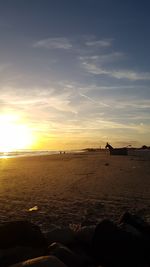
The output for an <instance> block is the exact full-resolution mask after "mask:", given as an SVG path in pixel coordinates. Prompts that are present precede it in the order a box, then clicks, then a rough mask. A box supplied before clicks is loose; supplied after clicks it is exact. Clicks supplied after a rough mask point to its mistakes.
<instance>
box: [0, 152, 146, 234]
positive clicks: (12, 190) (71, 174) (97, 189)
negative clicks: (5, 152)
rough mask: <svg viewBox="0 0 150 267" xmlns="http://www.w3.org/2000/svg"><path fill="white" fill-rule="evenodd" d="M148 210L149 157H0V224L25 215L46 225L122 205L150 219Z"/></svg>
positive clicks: (93, 217)
mask: <svg viewBox="0 0 150 267" xmlns="http://www.w3.org/2000/svg"><path fill="white" fill-rule="evenodd" d="M35 206H37V210H33V211H29V209H30V208H32V207H35ZM149 209H150V168H149V159H146V158H143V157H136V156H110V155H109V152H106V151H102V152H89V153H77V154H61V155H50V156H35V157H22V158H9V159H8V158H4V159H0V223H3V222H6V221H10V220H18V219H29V220H30V221H32V222H34V223H36V224H38V225H39V226H40V227H41V228H42V229H43V230H46V229H47V228H49V227H50V225H52V224H55V225H61V226H65V225H68V224H73V223H82V224H84V223H85V224H91V223H96V222H98V221H99V220H101V219H102V218H104V217H109V218H113V219H115V220H117V219H118V218H119V216H120V215H121V214H122V213H123V212H124V211H126V210H128V211H130V212H134V213H136V214H138V215H140V216H141V215H142V216H143V217H144V219H146V220H147V221H148V222H150V214H149Z"/></svg>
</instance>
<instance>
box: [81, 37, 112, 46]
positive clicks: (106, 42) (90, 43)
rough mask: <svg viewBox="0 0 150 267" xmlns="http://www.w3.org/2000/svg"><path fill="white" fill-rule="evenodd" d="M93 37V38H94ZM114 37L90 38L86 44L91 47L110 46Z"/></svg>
mask: <svg viewBox="0 0 150 267" xmlns="http://www.w3.org/2000/svg"><path fill="white" fill-rule="evenodd" d="M92 39H93V38H92ZM112 41H113V39H101V40H91V41H90V40H89V41H87V42H86V43H85V44H86V45H87V46H91V47H99V48H101V47H110V46H111V45H112Z"/></svg>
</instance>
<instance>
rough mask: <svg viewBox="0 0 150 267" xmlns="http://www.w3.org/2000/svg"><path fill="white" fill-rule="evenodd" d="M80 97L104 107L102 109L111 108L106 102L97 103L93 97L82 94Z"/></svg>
mask: <svg viewBox="0 0 150 267" xmlns="http://www.w3.org/2000/svg"><path fill="white" fill-rule="evenodd" d="M79 95H80V96H82V97H84V98H86V99H87V100H89V101H90V102H92V103H94V104H97V105H99V106H102V107H109V105H107V104H106V103H104V102H101V101H96V100H95V99H93V98H92V97H89V96H87V95H85V94H82V93H79Z"/></svg>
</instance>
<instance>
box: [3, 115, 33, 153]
mask: <svg viewBox="0 0 150 267" xmlns="http://www.w3.org/2000/svg"><path fill="white" fill-rule="evenodd" d="M32 144H33V135H32V132H31V130H30V129H29V127H28V126H27V125H26V124H24V123H23V122H22V121H21V120H20V118H19V117H18V116H17V115H10V114H3V115H0V151H1V152H11V151H14V150H18V149H25V148H29V147H30V146H32Z"/></svg>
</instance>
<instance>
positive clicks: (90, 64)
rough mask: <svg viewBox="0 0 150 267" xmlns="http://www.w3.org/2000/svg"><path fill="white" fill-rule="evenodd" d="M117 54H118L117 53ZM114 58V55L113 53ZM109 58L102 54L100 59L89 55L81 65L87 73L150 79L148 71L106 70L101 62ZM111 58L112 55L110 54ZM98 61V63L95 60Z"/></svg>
mask: <svg viewBox="0 0 150 267" xmlns="http://www.w3.org/2000/svg"><path fill="white" fill-rule="evenodd" d="M118 56H119V55H118ZM114 59H115V55H114ZM107 60H109V55H107V56H106V57H105V56H102V58H101V60H100V58H97V57H91V58H90V59H88V60H86V61H83V62H82V65H83V67H84V69H86V70H87V71H88V72H89V73H92V74H95V75H107V76H109V77H113V78H116V79H127V80H130V81H138V80H150V72H135V71H133V70H128V69H127V70H126V69H125V70H116V69H112V70H108V69H107V68H106V67H103V63H104V62H105V63H106V61H107ZM112 60H113V56H112ZM96 61H98V63H97V62H96Z"/></svg>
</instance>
